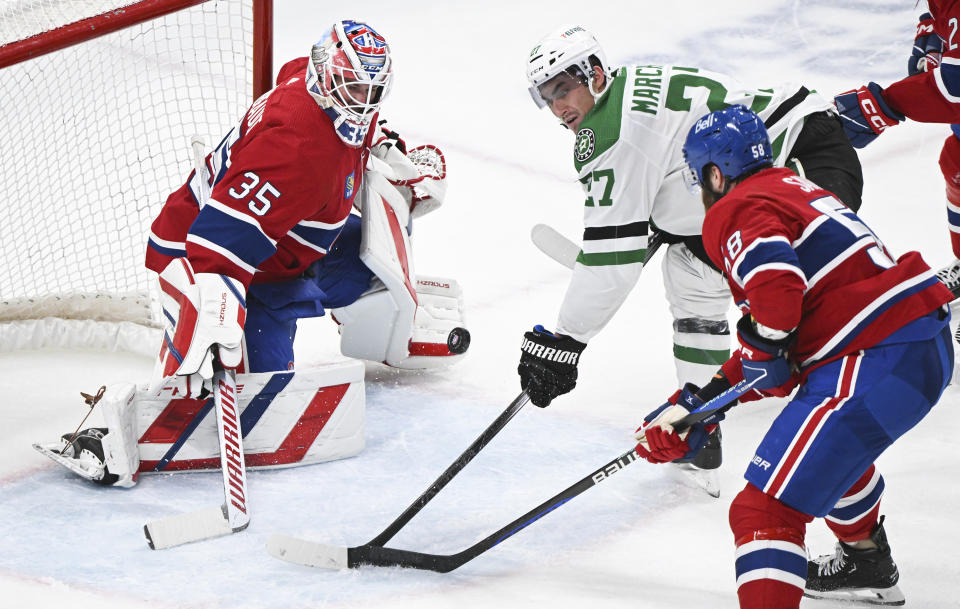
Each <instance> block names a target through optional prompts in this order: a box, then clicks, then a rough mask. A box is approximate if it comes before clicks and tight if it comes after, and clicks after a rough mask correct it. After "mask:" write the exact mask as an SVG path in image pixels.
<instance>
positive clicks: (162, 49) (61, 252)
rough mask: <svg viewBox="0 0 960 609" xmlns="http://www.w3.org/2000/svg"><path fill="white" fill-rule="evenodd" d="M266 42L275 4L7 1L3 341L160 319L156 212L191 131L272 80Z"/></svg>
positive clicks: (258, 0)
mask: <svg viewBox="0 0 960 609" xmlns="http://www.w3.org/2000/svg"><path fill="white" fill-rule="evenodd" d="M272 42H273V6H272V0H140V1H131V0H126V1H124V0H0V97H2V98H3V99H4V104H3V119H2V120H0V193H3V194H2V196H0V350H5V349H17V348H23V347H35V346H49V345H56V346H74V345H76V344H77V342H78V341H79V342H80V343H81V344H91V343H92V344H93V345H94V346H104V345H103V344H102V343H103V341H102V340H100V339H98V338H97V339H91V328H92V327H94V326H96V327H97V328H100V327H101V324H102V323H103V322H108V323H109V324H110V325H107V326H106V327H107V328H109V329H107V330H106V332H107V335H108V337H107V339H106V342H107V345H106V346H118V340H119V342H120V344H119V346H120V347H121V348H122V347H124V344H122V343H124V340H123V339H117V338H116V337H115V333H116V331H117V330H116V328H115V327H116V326H118V325H120V326H125V325H131V324H135V325H138V326H145V327H150V326H155V325H156V322H157V321H158V320H159V315H160V312H159V311H158V310H157V309H156V307H155V305H153V298H152V297H151V293H152V292H153V291H154V290H155V287H154V282H155V279H154V277H153V276H152V273H150V272H149V271H147V270H146V269H145V268H144V266H143V260H144V255H145V248H146V242H147V237H148V232H149V226H150V222H151V221H152V219H153V218H154V217H155V215H156V213H157V212H158V211H159V209H160V207H161V205H162V204H163V201H164V200H165V198H166V196H167V195H168V194H169V193H170V192H172V191H173V190H175V189H176V188H177V187H178V186H179V185H180V184H182V183H183V181H184V180H185V179H186V177H187V175H188V174H189V172H190V170H191V169H192V167H193V163H192V152H191V147H190V140H191V138H192V137H193V136H194V135H199V136H200V137H201V138H203V139H204V140H205V142H206V145H207V147H208V148H212V147H213V146H215V145H216V144H217V142H219V140H220V139H221V138H222V137H223V135H225V134H226V132H227V131H228V130H229V129H230V128H231V127H232V126H233V125H234V124H235V123H236V122H237V121H238V120H239V119H240V117H241V116H242V115H243V113H244V112H245V111H246V109H247V107H248V106H249V105H250V103H251V102H252V101H253V99H255V98H256V97H258V96H259V95H260V94H262V93H263V92H265V91H267V90H269V89H270V88H271V87H272V84H273V83H272V77H273V74H272V62H271V57H272V52H273V44H272ZM64 319H67V320H76V321H71V322H62V321H60V320H64ZM41 320H42V321H41ZM65 324H66V325H65ZM77 324H80V325H79V326H77ZM77 327H79V328H81V329H80V330H79V331H77V330H76V328H77ZM98 332H99V330H98ZM68 334H72V336H67V335H68ZM140 341H141V339H140V338H134V339H133V342H140ZM126 342H130V341H129V340H127V341H126ZM151 342H152V341H151ZM155 347H156V344H150V345H149V346H148V347H144V348H145V349H146V350H148V351H153V350H154V349H155Z"/></svg>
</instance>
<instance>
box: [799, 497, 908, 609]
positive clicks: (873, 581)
mask: <svg viewBox="0 0 960 609" xmlns="http://www.w3.org/2000/svg"><path fill="white" fill-rule="evenodd" d="M870 539H871V540H873V542H874V543H875V544H877V547H876V548H871V549H868V550H857V549H855V548H851V547H850V546H848V545H847V544H845V543H843V542H838V543H837V551H836V553H835V554H833V555H832V556H831V555H829V554H827V555H824V556H821V557H819V558H817V559H816V560H811V561H809V562H808V563H807V586H806V590H805V591H804V593H803V594H804V596H808V597H810V598H827V599H837V600H846V601H854V602H859V603H863V604H868V605H902V604H904V597H903V593H902V592H901V591H900V588H898V587H897V581H898V580H899V579H900V572H899V571H898V570H897V565H896V563H894V562H893V558H892V557H891V556H890V545H889V544H888V543H887V534H886V532H884V530H883V517H882V516H881V517H880V522H879V523H878V524H877V526H876V528H874V529H873V532H872V533H871V534H870Z"/></svg>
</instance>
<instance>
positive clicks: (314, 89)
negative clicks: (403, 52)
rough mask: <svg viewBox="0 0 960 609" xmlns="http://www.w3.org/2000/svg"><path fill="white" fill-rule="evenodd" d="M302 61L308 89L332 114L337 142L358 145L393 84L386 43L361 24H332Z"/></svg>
mask: <svg viewBox="0 0 960 609" xmlns="http://www.w3.org/2000/svg"><path fill="white" fill-rule="evenodd" d="M308 63H309V76H308V81H307V88H308V90H309V91H310V92H311V93H312V94H313V95H314V96H315V97H317V98H318V100H319V101H320V102H321V105H323V106H324V107H325V108H330V109H333V110H334V111H335V112H336V118H335V119H334V125H335V127H336V129H337V133H338V134H339V135H340V138H341V139H343V140H344V141H345V142H346V143H348V144H350V145H353V146H359V145H360V144H361V143H362V141H363V138H364V136H365V135H366V133H367V129H368V128H369V127H370V121H371V119H372V118H373V115H374V114H376V112H377V110H379V109H380V104H381V103H382V102H383V100H384V99H385V98H386V97H387V94H388V93H389V92H390V84H391V82H392V81H393V65H392V64H393V62H392V60H391V57H390V47H389V46H388V45H387V41H386V40H385V39H384V38H383V36H381V35H380V34H378V33H377V32H376V30H374V29H373V28H372V27H370V26H369V25H367V24H366V23H363V22H360V21H350V20H343V21H337V22H336V23H334V24H333V27H331V28H330V30H329V31H328V32H327V33H326V34H324V36H323V38H321V39H320V41H319V42H317V43H316V44H315V45H313V49H312V50H311V52H310V61H309V62H308ZM328 113H329V112H328Z"/></svg>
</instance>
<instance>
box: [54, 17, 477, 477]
mask: <svg viewBox="0 0 960 609" xmlns="http://www.w3.org/2000/svg"><path fill="white" fill-rule="evenodd" d="M392 78H393V66H392V58H391V54H390V48H389V46H388V45H387V43H386V40H385V39H384V38H383V37H382V36H381V35H380V34H379V33H377V32H376V31H375V30H374V29H373V28H372V27H370V26H369V25H367V24H365V23H361V22H355V21H348V20H344V21H338V22H336V23H334V25H333V26H332V27H331V28H330V30H329V31H328V32H327V33H326V34H325V35H324V36H323V38H322V39H321V40H320V41H319V42H317V43H316V44H315V45H313V48H312V50H311V55H310V57H302V58H299V59H294V60H292V61H290V62H289V63H287V64H286V65H284V66H283V67H282V68H281V70H280V72H279V75H278V79H277V85H276V87H274V88H273V89H272V90H271V91H269V92H268V93H266V94H264V95H263V96H261V97H260V98H259V99H257V100H256V101H255V102H254V103H253V104H252V105H251V106H250V108H249V109H248V110H247V112H246V114H245V115H244V116H243V117H242V119H241V120H240V122H239V124H238V125H237V126H236V127H234V128H233V129H232V130H230V132H229V133H227V134H226V136H225V137H224V138H223V139H222V140H221V141H220V143H219V144H218V145H217V146H216V147H215V148H214V150H213V151H212V152H210V153H209V154H207V155H206V158H205V159H204V161H203V163H202V166H198V167H197V168H196V169H195V170H194V171H193V172H192V173H191V174H190V176H189V177H188V179H187V182H186V183H185V184H184V185H183V186H182V187H180V188H179V189H178V190H176V191H175V192H174V193H173V194H171V195H170V196H169V197H168V198H167V200H166V203H165V204H164V206H163V208H162V209H161V210H160V213H159V215H158V216H157V218H156V219H155V220H154V222H153V224H152V226H151V231H150V236H149V241H148V244H147V253H146V266H147V267H148V268H150V269H151V270H153V271H156V272H157V273H158V274H159V283H160V292H161V294H160V304H161V306H162V313H163V318H164V321H165V324H166V327H165V328H164V336H163V344H162V345H160V355H159V357H158V360H157V366H156V370H155V373H154V378H153V379H152V381H151V384H150V386H149V388H147V389H145V390H141V389H138V388H135V387H134V386H133V385H132V384H126V385H127V386H126V387H124V388H123V389H115V388H112V387H111V388H109V389H108V390H107V391H106V393H105V394H104V397H103V407H102V409H103V411H104V417H105V418H106V419H107V425H108V429H90V430H85V431H84V432H82V433H81V434H79V435H76V436H71V434H67V435H66V436H64V439H63V442H62V444H61V446H59V447H56V446H41V447H38V450H41V452H44V453H45V454H47V455H48V456H50V457H51V458H53V459H54V460H57V461H58V462H60V463H62V464H63V465H65V466H67V467H69V468H70V469H72V470H74V471H76V472H77V473H79V474H80V475H82V476H85V477H88V478H91V479H94V480H97V481H99V482H101V483H102V484H119V485H122V486H132V485H133V484H134V482H135V481H136V478H137V475H138V473H139V472H140V471H174V470H178V469H205V468H212V467H217V464H218V460H217V459H215V458H213V457H212V455H215V454H216V453H215V452H214V453H211V452H210V451H211V450H214V449H215V448H216V440H215V436H214V435H213V434H214V433H215V426H214V425H213V422H212V420H211V419H212V418H211V417H205V415H206V413H207V412H209V408H210V407H209V404H208V403H207V402H208V401H204V400H203V398H205V397H206V396H207V395H208V394H209V389H210V384H211V378H212V376H213V372H214V366H215V365H216V363H217V362H216V361H215V358H218V359H219V364H220V365H222V366H223V367H224V368H227V369H233V370H235V371H237V372H239V373H247V374H245V375H242V376H243V378H238V385H239V386H241V387H243V389H242V390H241V391H240V394H239V399H240V406H241V409H243V410H242V412H243V415H242V423H243V433H244V436H248V440H251V438H252V440H251V441H248V442H247V444H246V446H245V449H246V450H248V451H250V450H254V451H259V452H254V454H250V453H249V452H248V454H247V463H248V464H250V465H253V466H264V467H272V466H278V467H282V466H289V465H294V464H299V463H310V462H317V461H322V460H329V459H333V458H341V457H345V456H351V455H352V454H356V453H357V452H359V450H361V449H362V447H363V405H364V401H363V365H362V364H360V363H359V362H349V363H347V364H343V365H340V364H331V365H330V366H327V367H325V368H323V369H322V370H319V371H314V370H311V371H297V374H298V376H297V379H296V380H294V379H293V369H294V365H293V363H294V362H293V360H294V351H293V342H294V337H295V335H296V331H297V321H298V320H299V319H301V318H306V317H319V316H322V315H324V314H325V312H326V311H327V310H329V309H336V315H337V317H336V321H337V323H338V324H339V325H340V330H341V339H340V343H341V352H342V353H343V354H344V355H347V356H349V357H352V358H357V359H365V360H371V361H376V362H383V363H387V364H389V365H392V366H396V367H401V368H429V367H438V366H441V365H445V364H448V363H450V362H452V361H455V360H456V359H459V357H460V356H461V355H462V354H463V352H464V351H465V350H466V347H467V345H468V340H469V335H468V334H467V333H466V331H465V330H464V329H463V328H462V327H461V326H462V321H463V319H462V299H461V297H460V290H459V286H458V285H457V284H456V282H455V281H453V280H448V279H445V278H425V277H422V276H421V277H417V276H416V275H415V274H414V273H413V267H412V263H413V261H412V255H411V251H410V232H411V222H412V220H413V218H415V217H418V216H420V215H423V214H424V213H426V212H427V211H430V210H432V209H435V208H436V207H437V206H439V205H440V204H441V202H442V199H443V194H444V190H445V185H444V184H443V179H444V178H445V175H446V174H445V163H444V161H443V156H442V154H441V153H440V152H439V150H437V149H436V148H435V147H433V146H421V147H417V148H413V149H411V150H407V149H406V145H405V143H404V142H403V140H402V139H400V138H399V137H398V136H397V135H396V134H395V133H393V132H392V131H390V130H389V129H386V128H385V127H384V126H383V121H378V113H379V109H380V105H381V103H382V102H383V101H384V99H386V97H387V95H388V93H389V90H390V85H391V81H392ZM198 165H199V164H198ZM354 209H356V210H358V211H359V212H360V215H357V214H354V213H351V211H352V210H354ZM361 229H362V230H363V231H364V233H365V235H364V237H365V238H364V239H363V240H362V241H361ZM374 279H377V280H378V281H374ZM454 330H456V332H454ZM196 398H201V399H196ZM251 405H252V408H249V406H251ZM328 422H329V423H330V424H329V425H327V423H328ZM201 426H203V427H202V428H201ZM254 428H256V429H254ZM198 430H199V431H198ZM105 432H109V433H106V435H105ZM258 438H259V439H258ZM251 446H252V447H257V446H259V449H257V448H254V449H251ZM211 447H212V448H211ZM64 458H72V459H74V461H75V462H71V461H65V460H64Z"/></svg>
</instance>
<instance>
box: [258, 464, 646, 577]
mask: <svg viewBox="0 0 960 609" xmlns="http://www.w3.org/2000/svg"><path fill="white" fill-rule="evenodd" d="M639 458H640V457H638V456H637V453H636V451H634V450H633V449H631V450H629V451H627V452H626V453H624V454H622V455H620V456H619V457H617V458H616V459H614V460H613V461H610V462H609V463H606V464H605V465H603V466H602V467H600V468H598V469H596V470H594V471H593V472H591V473H590V474H588V475H587V476H586V477H584V478H583V479H581V480H580V481H579V482H577V483H576V484H574V485H572V486H570V487H568V488H566V489H564V490H563V491H562V492H560V493H559V494H557V495H555V496H553V497H551V498H550V499H548V500H547V501H544V502H543V503H541V504H540V505H538V506H537V507H535V508H534V509H532V510H530V511H529V512H527V513H526V514H524V515H523V516H520V517H519V518H517V519H515V520H514V521H513V522H511V523H510V524H508V525H506V526H505V527H502V528H501V529H499V530H497V531H496V532H494V533H493V534H491V535H489V536H487V537H486V538H484V539H482V540H480V541H478V542H477V543H475V544H473V545H472V546H470V547H469V548H467V549H465V550H463V551H461V552H457V553H456V554H428V553H425V552H414V551H411V550H401V549H397V548H386V547H383V546H377V545H372V544H369V543H368V544H364V545H362V546H356V547H353V548H342V547H335V546H327V545H323V544H319V543H313V542H310V541H306V540H303V539H298V538H295V537H288V536H286V535H274V536H272V537H271V538H270V540H269V541H268V542H267V551H268V552H270V554H271V555H273V556H275V557H277V558H280V559H282V560H286V561H288V562H293V563H297V564H301V565H306V566H312V567H326V568H334V569H343V568H349V569H353V568H356V567H360V566H365V565H370V566H375V567H408V568H412V569H423V570H427V571H437V572H439V573H449V572H450V571H453V570H454V569H456V568H458V567H460V566H462V565H463V564H465V563H467V562H469V561H471V560H473V559H474V558H476V557H477V556H479V555H480V554H483V553H484V552H486V551H487V550H489V549H490V548H492V547H493V546H495V545H498V544H500V543H502V542H503V541H506V540H507V539H509V538H510V537H513V536H514V535H516V534H517V533H519V532H520V531H522V530H523V529H525V528H527V527H528V526H530V525H531V524H533V523H534V522H536V521H538V520H540V519H541V518H543V517H544V516H546V515H547V514H549V513H550V512H552V511H554V510H555V509H557V508H559V507H560V506H561V505H563V504H565V503H567V502H568V501H570V500H571V499H573V498H574V497H576V496H577V495H579V494H581V493H583V492H584V491H586V490H587V489H589V488H592V487H593V486H596V485H597V484H599V483H600V482H603V481H604V480H606V479H607V478H609V477H610V476H612V475H613V474H615V473H617V472H619V471H620V470H622V469H623V468H624V467H626V466H628V465H630V464H631V463H633V462H634V461H637V460H638V459H639Z"/></svg>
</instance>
